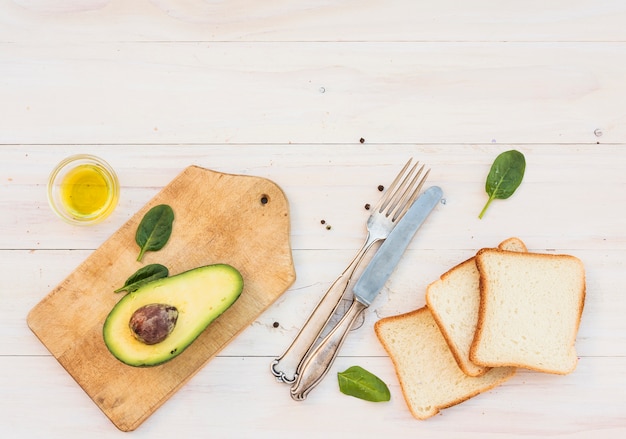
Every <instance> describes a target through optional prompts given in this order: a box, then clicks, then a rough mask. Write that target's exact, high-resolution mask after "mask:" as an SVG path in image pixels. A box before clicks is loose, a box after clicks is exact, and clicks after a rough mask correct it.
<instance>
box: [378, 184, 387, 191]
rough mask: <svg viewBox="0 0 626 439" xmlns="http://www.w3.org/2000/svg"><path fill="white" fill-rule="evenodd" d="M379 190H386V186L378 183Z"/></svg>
mask: <svg viewBox="0 0 626 439" xmlns="http://www.w3.org/2000/svg"><path fill="white" fill-rule="evenodd" d="M378 190H379V191H380V192H382V191H384V190H385V186H383V185H382V184H379V185H378Z"/></svg>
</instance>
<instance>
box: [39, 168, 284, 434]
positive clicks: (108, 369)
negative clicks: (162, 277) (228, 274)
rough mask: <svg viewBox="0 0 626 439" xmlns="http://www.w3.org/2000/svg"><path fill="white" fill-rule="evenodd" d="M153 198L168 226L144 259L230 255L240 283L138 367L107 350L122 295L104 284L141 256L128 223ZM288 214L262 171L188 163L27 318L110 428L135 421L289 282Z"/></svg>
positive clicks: (179, 266)
mask: <svg viewBox="0 0 626 439" xmlns="http://www.w3.org/2000/svg"><path fill="white" fill-rule="evenodd" d="M262 199H263V201H265V202H263V201H262ZM159 204H167V205H170V206H171V207H172V209H173V210H174V212H175V220H174V226H173V228H174V230H173V232H172V236H171V237H170V241H168V244H167V245H166V246H165V247H164V248H163V249H161V250H159V251H158V252H148V253H146V254H145V255H144V258H143V259H142V261H143V263H144V264H149V263H160V264H163V265H165V266H166V267H168V268H169V270H170V273H171V274H178V273H181V272H184V271H187V270H191V269H193V268H196V267H200V266H203V265H211V264H218V263H224V264H229V265H232V266H233V267H235V268H237V269H238V270H239V271H240V272H241V275H242V276H243V281H244V290H243V292H242V294H241V297H240V298H239V300H237V301H236V302H235V304H233V306H232V307H230V308H229V309H228V310H227V311H226V312H224V314H223V315H221V316H220V317H219V318H218V319H217V320H215V321H214V322H213V323H212V324H211V325H210V326H209V327H208V328H207V330H206V331H204V332H203V333H202V334H201V335H200V336H199V337H198V338H197V339H196V340H195V341H194V343H193V344H192V345H191V346H189V348H187V349H186V350H185V352H183V353H182V354H181V355H180V356H179V357H177V358H176V359H174V360H172V361H170V362H167V363H164V364H163V365H159V366H155V367H148V368H136V367H131V366H127V365H125V364H123V363H121V362H120V361H118V360H117V359H116V358H114V357H113V356H112V355H111V354H110V353H109V351H108V350H107V348H106V346H105V344H104V340H103V338H102V325H103V323H104V320H105V319H106V317H107V315H108V314H109V312H110V311H111V309H112V308H113V306H114V305H115V303H116V302H117V301H118V300H119V299H120V295H119V294H113V293H112V292H113V291H114V290H115V289H116V288H117V287H118V286H120V285H123V284H124V282H125V280H126V278H128V276H130V275H131V274H133V273H134V272H135V271H136V270H137V269H138V268H140V267H141V266H142V263H139V262H138V261H137V254H138V247H137V246H136V244H135V241H134V235H135V231H136V230H137V226H138V224H139V222H140V221H141V219H142V218H143V216H144V215H145V213H146V212H147V211H148V210H149V209H150V208H152V207H154V206H156V205H159ZM289 222H290V218H289V205H288V203H287V199H286V198H285V196H284V194H283V193H282V191H281V190H280V188H279V187H278V186H276V185H275V184H274V183H272V182H270V181H269V180H265V179H261V178H258V177H251V176H233V175H226V174H222V173H217V172H213V171H209V170H207V169H202V168H199V167H189V168H187V169H186V170H185V171H183V172H182V173H181V174H180V175H179V176H178V177H177V178H175V179H174V180H173V181H172V182H171V183H169V184H168V185H167V186H165V188H163V190H162V191H161V192H159V194H157V195H156V197H154V198H153V199H152V201H151V202H150V203H148V204H146V205H145V206H144V207H142V208H141V209H140V210H139V211H138V212H137V213H136V214H135V215H134V216H133V217H132V218H131V219H130V220H129V221H128V222H126V223H125V224H124V225H123V226H122V227H121V228H120V230H119V231H117V232H116V233H115V234H113V236H111V238H109V239H108V240H106V242H104V243H103V244H102V245H101V246H100V247H99V248H98V249H97V250H96V251H95V252H93V254H91V255H90V256H89V257H88V258H87V259H86V260H85V261H84V262H83V263H81V264H80V265H79V266H78V268H76V270H75V271H74V272H72V273H71V274H70V275H69V276H68V277H67V278H66V279H65V280H64V281H63V282H61V283H60V284H59V285H58V286H57V287H56V288H54V289H53V290H52V291H51V292H50V294H49V295H48V296H46V297H45V298H44V299H43V300H42V301H41V302H40V303H38V304H37V305H36V306H35V307H34V308H33V309H32V310H31V312H30V313H29V315H28V325H29V327H30V328H31V329H32V331H33V332H34V333H35V334H36V335H37V337H38V338H39V339H40V340H41V342H42V343H43V344H44V345H45V346H46V347H47V348H48V350H50V352H51V353H52V355H53V356H54V357H55V358H56V359H57V360H58V361H59V362H60V363H61V364H62V365H63V367H64V368H65V369H66V370H67V371H68V373H69V374H70V375H71V376H72V377H73V378H74V379H75V380H76V381H77V383H78V384H79V385H80V386H81V387H82V388H83V389H84V390H85V392H86V393H87V394H88V395H89V396H90V397H91V398H92V400H93V401H94V402H95V403H96V404H97V405H98V406H99V407H100V408H101V409H102V411H103V412H104V413H105V414H106V415H107V416H108V417H109V418H110V419H111V421H112V422H113V423H114V424H115V425H116V426H117V427H118V428H120V429H121V430H123V431H129V430H134V429H135V428H137V427H138V426H139V425H140V424H141V422H143V421H144V420H145V419H146V418H147V417H149V416H150V415H151V414H152V413H153V412H154V411H155V410H156V409H157V408H158V407H159V406H160V405H161V404H163V403H164V402H165V401H166V400H167V399H168V398H169V397H170V396H171V395H172V394H173V393H174V392H175V391H176V390H178V389H179V388H180V387H181V386H182V385H183V384H184V383H185V382H187V380H189V378H190V377H191V376H192V375H194V374H195V373H196V372H197V371H198V370H199V369H200V368H201V367H203V366H204V365H205V364H206V363H207V362H208V361H209V360H210V359H211V358H212V357H214V356H215V355H216V354H217V353H218V352H219V351H220V350H222V349H223V348H224V346H226V345H227V344H228V343H229V342H230V341H231V340H232V339H233V338H234V337H236V336H237V334H238V333H240V332H241V331H242V330H243V329H244V328H246V327H247V326H248V325H250V324H251V323H252V322H253V321H254V320H255V319H256V318H257V317H258V315H260V314H261V313H262V312H263V311H265V309H266V308H267V307H268V306H269V305H271V304H272V303H273V302H274V301H275V300H276V299H277V298H278V297H279V296H280V295H281V294H282V293H284V292H285V290H286V289H287V288H288V287H289V286H290V285H291V284H292V283H293V281H294V279H295V271H294V268H293V263H292V257H291V246H290V244H289Z"/></svg>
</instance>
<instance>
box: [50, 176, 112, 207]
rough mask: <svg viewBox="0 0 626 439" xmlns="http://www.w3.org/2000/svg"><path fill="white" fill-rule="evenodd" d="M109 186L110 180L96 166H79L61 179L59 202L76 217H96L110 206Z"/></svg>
mask: <svg viewBox="0 0 626 439" xmlns="http://www.w3.org/2000/svg"><path fill="white" fill-rule="evenodd" d="M110 186H111V183H110V180H109V179H108V178H107V177H106V175H105V174H104V173H103V171H102V170H101V169H100V168H99V167H98V166H94V165H91V164H84V165H80V166H77V167H76V168H74V169H71V170H70V171H69V172H68V173H67V175H66V176H65V177H64V178H63V181H62V182H61V202H62V203H63V204H64V205H65V208H66V209H67V210H68V211H70V212H72V214H73V215H75V216H77V217H82V218H89V217H97V216H98V215H99V214H102V213H104V212H105V211H106V210H107V207H108V206H109V205H110V204H111V201H112V200H111V196H112V195H113V190H112V188H111V187H110Z"/></svg>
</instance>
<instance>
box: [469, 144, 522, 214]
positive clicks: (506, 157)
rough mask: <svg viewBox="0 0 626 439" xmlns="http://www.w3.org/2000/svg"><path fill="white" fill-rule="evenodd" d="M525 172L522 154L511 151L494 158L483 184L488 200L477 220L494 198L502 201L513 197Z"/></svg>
mask: <svg viewBox="0 0 626 439" xmlns="http://www.w3.org/2000/svg"><path fill="white" fill-rule="evenodd" d="M525 170H526V159H525V158H524V154H522V153H521V152H519V151H516V150H514V149H512V150H510V151H505V152H503V153H501V154H500V155H499V156H498V157H496V159H495V160H494V162H493V164H492V165H491V170H490V171H489V175H487V182H486V183H485V191H487V195H489V199H488V200H487V204H485V207H483V210H482V211H481V212H480V215H478V218H482V217H483V215H485V212H486V211H487V208H488V207H489V205H490V204H491V202H492V201H493V200H495V199H496V198H499V199H502V200H503V199H506V198H509V197H510V196H511V195H513V193H514V192H515V190H516V189H517V187H518V186H519V185H520V184H521V183H522V179H523V178H524V171H525Z"/></svg>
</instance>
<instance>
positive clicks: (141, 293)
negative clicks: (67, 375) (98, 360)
mask: <svg viewBox="0 0 626 439" xmlns="http://www.w3.org/2000/svg"><path fill="white" fill-rule="evenodd" d="M242 290H243V278H242V277H241V274H240V273H239V271H237V269H235V268H234V267H232V266H230V265H227V264H215V265H206V266H203V267H198V268H194V269H193V270H189V271H186V272H183V273H180V274H177V275H175V276H171V277H166V278H163V279H158V280H155V281H153V282H149V283H147V284H145V285H143V286H142V287H141V288H139V289H138V290H136V291H134V292H132V293H130V294H127V295H126V296H124V297H123V298H122V299H121V300H120V301H119V302H118V303H117V304H116V305H115V307H113V309H112V310H111V312H110V313H109V315H108V317H107V319H106V321H105V322H104V328H103V335H104V343H105V344H106V346H107V348H108V349H109V351H110V352H111V353H112V354H113V355H114V356H115V357H116V358H117V359H119V360H120V361H122V362H124V363H126V364H128V365H130V366H156V365H157V364H161V363H164V362H166V361H169V360H171V359H172V358H174V357H176V356H177V355H179V354H180V353H181V352H182V351H184V350H185V348H187V347H188V346H189V345H190V344H191V343H192V342H193V341H194V340H195V339H196V338H197V337H198V336H199V335H200V334H201V333H202V331H204V330H205V329H206V327H207V326H209V324H210V323H211V322H212V321H213V320H215V319H216V318H217V317H218V316H219V315H220V314H222V313H223V312H224V311H226V310H227V309H228V308H229V307H230V306H231V305H232V304H233V303H234V302H235V301H236V300H237V299H238V298H239V296H240V295H241V292H242ZM153 304H161V305H167V306H168V307H174V308H176V310H177V311H178V315H177V319H176V322H175V325H174V327H173V329H172V330H171V332H170V333H169V335H167V337H165V339H164V340H163V341H159V342H158V343H155V344H146V343H144V342H142V341H139V339H138V338H137V337H136V335H135V334H134V333H133V330H132V329H131V327H130V321H131V317H133V314H134V313H135V311H137V310H139V309H140V308H142V307H145V306H146V305H153Z"/></svg>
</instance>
